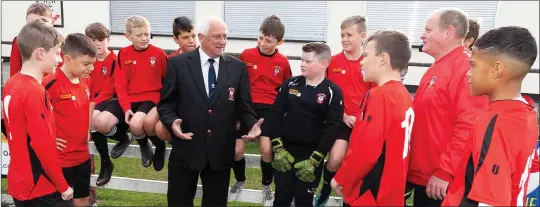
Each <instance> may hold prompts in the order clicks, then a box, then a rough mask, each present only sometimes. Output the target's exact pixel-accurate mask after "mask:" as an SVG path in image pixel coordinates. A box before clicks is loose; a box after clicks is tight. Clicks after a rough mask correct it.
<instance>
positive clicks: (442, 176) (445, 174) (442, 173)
mask: <svg viewBox="0 0 540 207" xmlns="http://www.w3.org/2000/svg"><path fill="white" fill-rule="evenodd" d="M433 175H435V176H437V177H438V178H440V179H443V180H444V181H446V182H451V181H452V180H453V179H454V176H452V174H450V173H448V172H446V171H444V170H442V169H440V168H437V170H435V172H434V173H433Z"/></svg>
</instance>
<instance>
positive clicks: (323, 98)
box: [317, 93, 326, 104]
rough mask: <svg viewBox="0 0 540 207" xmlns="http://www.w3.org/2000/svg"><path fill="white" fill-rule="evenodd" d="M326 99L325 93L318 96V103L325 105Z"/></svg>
mask: <svg viewBox="0 0 540 207" xmlns="http://www.w3.org/2000/svg"><path fill="white" fill-rule="evenodd" d="M325 99H326V94H324V93H319V94H317V103H319V104H322V103H324V100H325Z"/></svg>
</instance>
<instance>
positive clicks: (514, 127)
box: [443, 26, 538, 206]
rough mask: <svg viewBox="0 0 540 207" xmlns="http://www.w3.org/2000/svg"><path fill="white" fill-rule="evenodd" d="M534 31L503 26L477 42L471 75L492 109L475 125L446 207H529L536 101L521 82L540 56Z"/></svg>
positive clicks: (477, 92) (474, 90)
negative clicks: (526, 96)
mask: <svg viewBox="0 0 540 207" xmlns="http://www.w3.org/2000/svg"><path fill="white" fill-rule="evenodd" d="M536 45H537V42H536V41H535V39H534V37H533V35H532V34H531V33H530V32H529V30H527V29H525V28H522V27H516V26H509V27H500V28H497V29H493V30H491V31H488V32H486V33H485V34H484V35H482V37H480V39H478V41H477V42H476V43H475V44H474V47H473V50H472V57H471V59H470V63H471V69H470V70H469V72H468V73H467V77H468V79H469V80H468V83H469V86H470V90H471V93H472V95H473V96H482V95H487V96H488V97H489V102H490V104H489V106H488V110H487V111H486V112H484V113H482V115H480V116H479V117H478V119H477V120H476V121H475V122H474V124H473V127H472V131H471V133H470V139H469V144H468V145H467V147H468V148H467V153H466V154H464V156H463V157H462V162H461V163H460V165H459V168H458V169H459V170H456V172H457V173H456V177H455V179H454V181H453V182H452V184H451V185H450V188H449V191H448V195H446V197H445V199H444V201H443V205H445V206H458V205H459V206H473V205H474V206H479V205H481V206H486V205H489V206H524V204H525V199H526V196H527V195H526V192H527V186H528V185H527V184H528V181H529V175H530V173H531V171H530V170H531V165H532V163H533V159H538V154H536V142H537V139H538V120H537V116H536V112H535V111H534V105H533V104H534V103H530V102H527V101H526V100H525V99H524V98H523V97H522V96H521V84H522V82H523V79H524V78H525V76H526V75H527V73H528V72H529V71H530V69H531V66H532V65H533V64H534V61H535V60H536V56H537V53H538V48H537V46H536Z"/></svg>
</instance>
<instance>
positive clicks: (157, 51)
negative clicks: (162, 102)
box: [114, 45, 167, 112]
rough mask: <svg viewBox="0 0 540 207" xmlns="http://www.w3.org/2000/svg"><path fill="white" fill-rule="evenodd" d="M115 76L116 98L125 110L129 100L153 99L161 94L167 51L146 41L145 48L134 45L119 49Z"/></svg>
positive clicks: (157, 98)
mask: <svg viewBox="0 0 540 207" xmlns="http://www.w3.org/2000/svg"><path fill="white" fill-rule="evenodd" d="M118 65H119V66H120V67H119V68H118V69H119V70H117V72H116V74H115V77H114V80H115V85H116V93H117V95H118V101H119V102H120V106H122V109H123V110H124V112H126V111H128V110H130V109H131V103H132V102H140V101H152V102H154V103H157V102H158V101H159V98H160V90H161V87H162V81H163V78H164V77H165V71H166V69H167V54H166V53H165V51H163V50H162V49H161V48H159V47H156V46H154V45H149V46H148V47H147V48H146V49H144V50H135V48H134V47H133V46H128V47H125V48H122V49H120V51H119V52H118Z"/></svg>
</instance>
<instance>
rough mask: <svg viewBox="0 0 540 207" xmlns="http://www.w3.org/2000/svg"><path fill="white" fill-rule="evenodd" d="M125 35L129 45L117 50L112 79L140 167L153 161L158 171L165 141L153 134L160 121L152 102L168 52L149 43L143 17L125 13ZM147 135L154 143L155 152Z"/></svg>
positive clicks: (157, 90) (148, 31)
mask: <svg viewBox="0 0 540 207" xmlns="http://www.w3.org/2000/svg"><path fill="white" fill-rule="evenodd" d="M125 36H126V38H128V39H129V40H130V41H131V43H132V45H130V46H128V47H125V48H122V49H121V50H120V51H119V52H118V64H119V66H120V67H119V68H118V69H119V70H117V72H116V74H115V79H114V80H115V86H116V92H117V95H118V101H119V102H120V106H121V107H122V110H123V111H124V114H125V122H126V123H128V124H129V129H130V131H131V132H130V133H131V134H132V136H133V137H134V138H135V139H136V140H137V142H138V143H139V145H140V147H141V160H142V165H143V167H149V166H150V165H151V164H152V163H153V164H154V169H155V170H156V171H160V170H161V169H163V166H164V162H165V142H164V141H162V140H160V139H159V138H158V137H157V136H156V134H155V126H156V123H157V122H158V121H159V118H158V114H157V110H156V107H155V106H156V103H157V102H158V101H159V98H160V90H161V86H162V85H161V84H162V80H163V78H164V77H165V70H166V68H167V54H166V53H165V51H163V50H162V49H161V48H158V47H156V46H154V45H152V44H150V23H149V22H148V20H147V19H146V18H145V17H142V16H130V17H128V18H127V20H126V33H125ZM148 139H150V141H152V143H153V144H154V146H155V147H156V150H155V154H154V155H152V148H151V147H150V145H148Z"/></svg>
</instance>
